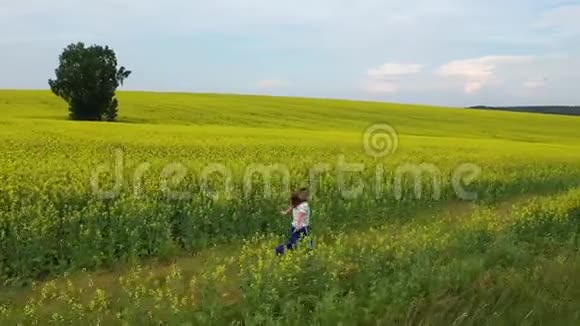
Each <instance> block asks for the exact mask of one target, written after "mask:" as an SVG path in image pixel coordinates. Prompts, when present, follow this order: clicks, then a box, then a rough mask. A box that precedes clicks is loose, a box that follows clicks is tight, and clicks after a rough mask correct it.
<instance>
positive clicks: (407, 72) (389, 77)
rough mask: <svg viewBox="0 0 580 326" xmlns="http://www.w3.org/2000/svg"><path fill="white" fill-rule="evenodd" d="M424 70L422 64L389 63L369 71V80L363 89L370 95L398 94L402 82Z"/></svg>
mask: <svg viewBox="0 0 580 326" xmlns="http://www.w3.org/2000/svg"><path fill="white" fill-rule="evenodd" d="M422 69H423V65H420V64H415V63H395V62H388V63H385V64H383V65H380V66H379V67H375V68H371V69H369V70H367V72H366V76H367V79H366V80H365V81H364V82H363V83H362V87H361V88H362V90H363V91H364V92H366V93H369V94H389V93H396V92H398V91H399V90H400V88H401V85H400V84H401V82H403V81H404V80H405V79H406V78H407V77H409V76H412V75H417V74H419V73H420V72H421V71H422Z"/></svg>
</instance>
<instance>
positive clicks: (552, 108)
mask: <svg viewBox="0 0 580 326" xmlns="http://www.w3.org/2000/svg"><path fill="white" fill-rule="evenodd" d="M468 109H478V110H499V111H511V112H530V113H544V114H561V115H575V116H580V106H565V105H544V106H540V105H537V106H536V105H532V106H502V107H499V106H485V105H476V106H470V107H468Z"/></svg>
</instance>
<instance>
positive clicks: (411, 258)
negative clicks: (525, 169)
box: [0, 189, 580, 325]
mask: <svg viewBox="0 0 580 326" xmlns="http://www.w3.org/2000/svg"><path fill="white" fill-rule="evenodd" d="M579 228H580V189H576V190H572V191H570V192H568V193H566V194H563V195H559V196H554V197H548V198H544V199H540V200H535V201H533V202H531V203H524V204H519V205H517V206H516V207H514V208H513V209H511V212H510V214H509V215H502V214H501V213H500V211H499V210H492V209H489V208H483V207H482V208H481V209H479V210H477V211H476V212H475V213H473V214H472V215H471V216H468V217H466V218H465V219H464V220H461V221H456V216H447V217H446V218H442V219H438V220H430V221H423V222H418V223H407V224H403V225H401V226H399V227H393V226H391V227H389V228H379V229H372V230H369V231H365V232H350V233H342V234H337V235H334V236H331V237H330V238H328V239H319V238H317V239H316V241H317V246H316V250H315V251H313V252H309V251H307V250H306V249H305V248H302V249H300V250H298V251H296V252H292V253H290V254H289V255H286V256H284V257H283V258H277V257H274V256H273V255H272V252H271V245H273V244H274V242H273V241H272V239H268V238H264V237H257V238H255V239H253V240H251V241H249V242H247V244H246V245H245V246H244V248H243V249H242V254H241V255H240V256H239V258H237V257H229V258H225V259H224V260H223V261H222V262H221V263H220V262H217V263H216V265H217V266H216V267H213V268H207V269H206V270H205V271H204V272H202V273H200V274H198V275H195V276H193V277H186V276H184V275H183V273H182V272H181V270H180V269H179V268H178V267H177V266H175V265H174V266H173V267H172V268H170V269H169V271H168V272H167V273H166V274H164V275H155V274H153V273H151V272H147V271H146V270H143V269H142V268H136V269H134V270H133V271H132V272H130V273H128V274H126V275H124V276H122V277H120V278H119V279H118V280H115V281H114V284H115V287H112V288H113V289H115V290H112V293H111V292H107V291H106V290H104V289H101V288H98V287H97V286H95V285H94V283H93V281H92V280H90V279H89V280H88V281H87V283H85V284H73V283H72V282H71V281H70V280H69V281H67V280H66V279H65V280H64V282H61V284H62V285H60V286H58V285H57V283H56V282H49V283H47V284H45V285H43V286H42V287H39V288H37V289H36V290H35V293H34V295H33V296H31V298H30V299H29V300H28V301H27V302H26V303H25V304H23V305H22V306H18V307H11V306H5V307H3V308H1V309H0V321H1V322H3V323H10V324H13V323H26V324H28V323H35V322H38V321H43V320H52V321H55V322H58V323H71V322H72V323H83V324H84V323H90V324H94V323H105V324H110V323H119V324H120V323H127V322H128V323H131V324H136V323H144V324H158V323H171V324H182V323H193V324H208V325H209V324H230V323H232V322H238V323H249V324H284V325H301V324H304V323H307V324H317V325H318V324H334V323H339V322H342V323H345V324H349V325H350V324H352V325H354V324H361V323H366V322H374V321H378V322H379V323H381V324H418V323H430V324H433V323H435V324H452V323H460V324H482V323H492V324H497V323H502V324H520V323H522V322H524V323H526V324H538V323H541V324H551V323H555V324H558V323H560V324H561V323H572V322H574V321H577V320H578V317H579V316H578V315H577V313H578V312H577V306H578V304H579V303H580V298H579V297H578V296H577V295H576V294H577V293H578V291H579V290H580V283H579V282H576V281H574V280H575V279H576V277H575V276H576V274H577V273H578V272H579V271H580V257H579V256H578V254H577V250H578V249H580V239H579V237H578V234H579V233H578V231H579ZM216 260H217V258H216ZM230 269H234V270H238V269H239V275H240V276H239V280H236V281H235V282H232V280H231V278H232V276H228V272H227V271H228V270H230ZM238 282H239V283H238ZM562 282H564V283H562ZM238 284H239V285H240V286H239V287H238V286H237V285H238ZM546 302H550V303H551V304H546ZM65 307H68V308H65ZM55 311H56V312H55Z"/></svg>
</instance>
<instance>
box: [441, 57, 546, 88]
mask: <svg viewBox="0 0 580 326" xmlns="http://www.w3.org/2000/svg"><path fill="white" fill-rule="evenodd" d="M533 59H534V57H531V56H486V57H481V58H474V59H465V60H456V61H451V62H449V63H447V64H444V65H443V66H441V67H440V68H439V69H437V73H438V74H439V75H441V76H443V77H452V78H459V79H461V80H463V81H464V92H465V93H466V94H473V93H476V92H477V91H479V90H480V89H482V88H483V87H485V86H487V85H490V84H497V83H500V82H501V81H500V80H499V79H498V78H497V72H498V70H499V69H502V68H505V67H506V66H511V65H518V64H525V63H529V62H531V61H532V60H533Z"/></svg>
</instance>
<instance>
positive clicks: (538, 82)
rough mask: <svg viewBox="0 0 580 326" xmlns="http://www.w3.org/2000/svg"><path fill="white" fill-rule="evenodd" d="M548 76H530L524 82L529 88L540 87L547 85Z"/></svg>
mask: <svg viewBox="0 0 580 326" xmlns="http://www.w3.org/2000/svg"><path fill="white" fill-rule="evenodd" d="M546 82H547V78H529V79H528V80H526V81H525V82H524V87H525V88H527V89H538V88H543V87H544V86H546Z"/></svg>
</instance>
